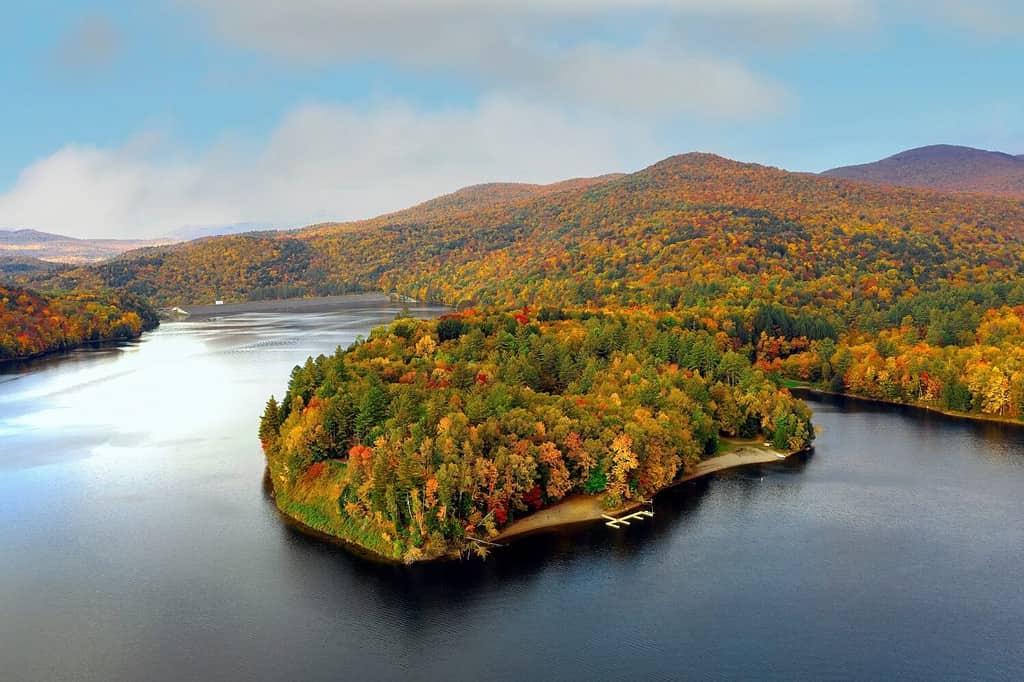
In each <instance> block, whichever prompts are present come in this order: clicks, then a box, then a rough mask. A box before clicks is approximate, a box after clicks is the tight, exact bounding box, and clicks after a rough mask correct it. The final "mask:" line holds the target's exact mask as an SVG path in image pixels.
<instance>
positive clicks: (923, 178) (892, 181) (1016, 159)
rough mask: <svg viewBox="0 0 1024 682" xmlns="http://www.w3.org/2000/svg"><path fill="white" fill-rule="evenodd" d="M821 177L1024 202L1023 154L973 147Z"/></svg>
mask: <svg viewBox="0 0 1024 682" xmlns="http://www.w3.org/2000/svg"><path fill="white" fill-rule="evenodd" d="M822 175H828V176H832V177H840V178H847V179H850V180H859V181H862V182H870V183H873V184H878V185H896V186H902V187H920V188H926V189H935V190H941V191H947V192H974V193H977V194H991V195H994V196H1003V197H1011V198H1020V199H1024V154H1021V155H1018V156H1013V155H1011V154H1005V153H1003V152H993V151H986V150H984V149H974V148H972V147H959V146H955V145H945V144H939V145H932V146H928V147H919V148H917V149H910V150H907V151H904V152H900V153H899V154H895V155H893V156H890V157H888V158H885V159H882V160H881V161H875V162H874V163H865V164H860V165H856V166H842V167H839V168H833V169H831V170H827V171H825V172H824V173H822Z"/></svg>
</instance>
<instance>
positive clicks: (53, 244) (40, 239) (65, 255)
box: [0, 229, 172, 264]
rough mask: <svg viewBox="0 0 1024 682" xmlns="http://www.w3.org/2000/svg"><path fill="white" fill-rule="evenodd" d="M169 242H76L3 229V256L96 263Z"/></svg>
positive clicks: (0, 234) (0, 250)
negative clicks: (134, 250)
mask: <svg viewBox="0 0 1024 682" xmlns="http://www.w3.org/2000/svg"><path fill="white" fill-rule="evenodd" d="M171 241H172V240H169V239H76V238H75V237H67V236H64V235H61V234H51V233H49V232H40V231H38V230H29V229H24V230H0V257H8V258H22V259H23V258H33V259H37V260H41V261H48V262H52V263H68V264H82V263H95V262H98V261H102V260H107V259H108V258H113V257H114V256H116V255H118V254H121V253H124V252H125V251H130V250H132V249H138V248H142V247H146V246H159V245H162V244H168V243H170V242H171Z"/></svg>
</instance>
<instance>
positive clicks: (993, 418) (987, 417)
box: [787, 385, 1024, 427]
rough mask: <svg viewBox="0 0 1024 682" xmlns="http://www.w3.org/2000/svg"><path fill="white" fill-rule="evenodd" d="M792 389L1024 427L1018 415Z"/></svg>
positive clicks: (816, 390)
mask: <svg viewBox="0 0 1024 682" xmlns="http://www.w3.org/2000/svg"><path fill="white" fill-rule="evenodd" d="M787 388H789V390H790V391H803V392H805V393H808V394H810V395H815V396H819V397H820V396H829V397H833V398H846V399H848V400H858V401H860V402H864V403H873V404H875V405H889V406H893V407H907V408H910V409H913V410H922V411H924V412H930V413H932V414H938V415H942V416H943V417H949V418H950V419H960V420H964V421H972V422H979V423H982V422H988V423H990V424H1008V425H1010V426H1019V427H1024V420H1022V419H1020V418H1017V417H1000V416H999V415H994V414H974V413H972V412H959V411H957V410H947V409H945V408H942V407H936V406H934V405H923V404H920V403H901V402H899V401H896V400H886V399H884V398H871V397H868V396H863V395H856V394H854V393H839V392H837V391H826V390H825V389H823V388H815V387H813V386H808V385H795V386H788V387H787Z"/></svg>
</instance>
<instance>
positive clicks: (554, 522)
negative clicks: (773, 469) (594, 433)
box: [491, 444, 795, 542]
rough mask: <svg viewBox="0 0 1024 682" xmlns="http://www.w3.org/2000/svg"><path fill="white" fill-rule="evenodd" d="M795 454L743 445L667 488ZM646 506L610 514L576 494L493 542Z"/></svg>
mask: <svg viewBox="0 0 1024 682" xmlns="http://www.w3.org/2000/svg"><path fill="white" fill-rule="evenodd" d="M793 454H795V453H790V454H784V453H781V452H777V451H775V450H772V449H769V448H766V447H764V446H760V445H753V444H742V445H739V446H738V447H737V448H736V449H735V450H733V451H731V452H727V453H725V454H722V455H718V456H717V457H712V458H711V459H707V460H704V461H703V462H701V463H700V464H698V465H697V466H696V467H694V468H693V471H691V472H690V473H688V474H686V475H685V476H683V477H682V478H680V479H679V480H677V481H676V482H675V483H673V484H672V485H670V486H667V487H669V488H671V487H673V486H676V485H681V484H683V483H686V482H687V481H692V480H694V479H696V478H701V477H702V476H707V475H708V474H713V473H715V472H717V471H725V470H726V469H733V468H735V467H741V466H748V465H750V464H769V463H771V462H782V461H784V460H785V459H786V458H788V457H790V456H792V455H793ZM645 504H646V503H645V502H643V501H632V502H631V503H630V504H627V505H625V506H623V507H621V508H619V509H615V510H611V511H609V510H608V509H605V508H604V507H603V506H601V496H600V495H573V496H571V497H568V498H566V499H565V500H563V501H561V502H559V503H558V504H556V505H553V506H551V507H547V508H545V509H541V510H540V511H537V512H534V513H533V514H530V515H529V516H527V517H525V518H523V519H520V520H519V521H515V522H513V523H512V524H511V525H509V526H508V527H506V528H505V529H504V530H503V531H502V532H501V533H499V534H498V535H496V536H495V537H493V538H491V540H492V541H493V542H504V541H506V540H510V539H512V538H515V537H518V536H521V535H525V534H527V533H533V532H536V531H539V530H543V529H545V528H554V527H556V526H566V525H570V524H574V523H584V522H587V521H604V520H605V519H604V514H608V515H610V516H616V517H618V516H622V515H624V514H629V513H631V512H633V511H635V510H637V509H640V508H641V507H643V506H644V505H645Z"/></svg>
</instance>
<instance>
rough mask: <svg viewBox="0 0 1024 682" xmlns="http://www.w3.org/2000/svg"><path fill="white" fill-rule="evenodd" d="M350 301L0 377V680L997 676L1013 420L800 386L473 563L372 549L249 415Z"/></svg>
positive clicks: (222, 323)
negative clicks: (751, 429) (681, 460)
mask: <svg viewBox="0 0 1024 682" xmlns="http://www.w3.org/2000/svg"><path fill="white" fill-rule="evenodd" d="M353 305H354V306H355V307H349V308H347V309H343V310H340V311H334V312H330V311H321V312H308V313H302V314H295V313H289V312H260V313H250V314H242V315H232V316H228V317H224V318H223V319H213V320H204V321H195V322H183V323H171V324H164V325H163V326H161V327H160V329H158V330H157V331H156V332H154V333H152V334H147V335H146V336H145V337H144V338H143V340H142V341H140V342H137V343H134V344H129V345H127V346H123V347H120V348H109V349H102V350H91V351H82V352H77V353H73V354H71V355H70V356H67V357H64V358H60V359H55V360H46V361H41V362H36V363H31V364H30V365H28V366H25V367H22V368H18V369H16V370H11V371H9V372H8V373H6V374H0V548H2V550H0V605H2V612H0V677H2V678H3V679H5V680H7V679H11V680H63V679H67V680H137V679H146V680H178V679H227V680H233V679H237V680H252V679H268V680H269V679H279V678H282V677H285V676H291V675H296V676H298V677H300V678H302V679H396V678H402V679H456V680H463V679H464V680H474V679H485V678H491V679H509V680H513V679H526V678H533V679H612V678H618V679H639V678H650V679H680V678H683V679H686V678H689V679H735V678H761V679H815V680H821V679H849V678H862V679H879V678H893V677H901V678H903V679H921V680H928V679H951V678H957V679H996V680H998V679H1006V680H1017V679H1021V678H1022V677H1024V596H1022V595H1024V591H1022V589H1021V584H1022V582H1024V580H1022V579H1024V562H1022V558H1024V503H1022V502H1021V491H1022V490H1024V429H1015V428H1013V427H1007V426H1000V425H993V424H973V423H968V422H959V421H954V420H950V419H947V418H943V417H940V416H936V415H922V414H919V413H913V412H910V411H906V410H896V409H892V408H883V407H875V406H867V405H864V404H862V403H854V402H848V401H829V402H812V403H811V404H812V407H813V408H814V409H815V411H816V419H815V421H816V423H817V424H818V425H819V426H820V427H821V428H822V429H823V433H822V435H821V436H820V438H819V440H818V443H817V447H816V451H815V453H814V454H813V455H811V456H808V457H804V458H802V459H800V460H798V461H795V462H792V461H791V462H787V463H785V464H779V465H772V466H766V467H753V468H747V469H744V470H741V471H736V472H732V473H729V474H725V475H720V476H717V477H715V478H712V479H710V480H705V481H703V482H696V483H693V484H689V485H687V486H683V487H681V488H679V489H677V490H675V491H672V492H669V493H667V494H663V495H661V496H659V497H658V499H657V501H656V505H655V511H656V516H655V518H654V520H653V521H651V522H645V523H643V524H639V525H637V524H634V525H633V526H631V527H630V528H628V529H625V530H618V531H616V530H611V529H608V528H606V527H604V526H600V525H598V526H586V527H583V528H576V529H569V530H566V531H564V532H559V533H554V534H548V535H541V536H535V537H532V538H527V539H525V540H522V541H520V542H518V543H516V544H514V545H513V546H511V547H509V548H507V549H503V550H500V551H498V552H497V553H496V554H495V555H494V556H492V557H491V559H490V560H488V561H487V562H486V563H481V562H478V561H472V562H466V563H463V564H446V565H440V566H419V567H413V568H405V567H386V566H379V565H376V564H373V563H369V562H367V561H365V560H362V559H358V558H356V557H353V556H351V555H349V554H347V553H346V552H345V551H344V550H341V549H339V548H337V547H333V546H329V545H324V544H321V543H319V542H316V541H314V540H311V539H309V538H307V537H305V536H303V535H301V534H299V533H297V532H295V531H292V530H290V529H289V528H288V527H286V526H285V525H284V524H282V523H281V520H280V519H279V518H278V516H277V514H276V512H275V510H274V508H273V506H272V504H271V503H270V502H269V501H268V499H267V497H266V491H265V490H264V488H263V483H262V476H263V469H264V465H263V460H262V454H261V452H260V449H259V444H258V442H257V441H256V437H255V432H256V426H257V421H258V416H259V413H260V412H261V410H262V406H263V403H264V402H265V400H266V398H267V396H268V395H269V394H270V393H271V392H276V393H277V394H278V395H279V396H280V394H281V392H282V388H283V385H284V383H285V381H286V380H287V375H288V372H289V370H290V369H291V367H292V366H293V365H295V364H297V363H300V362H302V361H303V360H304V359H305V357H306V356H307V355H309V354H311V353H319V352H330V351H332V350H333V349H334V348H335V347H336V346H337V345H338V344H343V345H345V344H347V343H349V342H351V341H352V340H353V339H354V338H355V337H356V335H358V334H365V333H367V332H368V331H369V329H370V328H371V327H372V326H374V325H376V324H379V323H382V322H386V321H389V320H390V319H392V318H393V317H394V315H395V313H396V312H397V309H396V308H395V307H394V306H392V305H390V304H387V303H383V302H379V303H372V302H368V301H365V300H363V301H360V302H359V303H358V305H355V304H353ZM413 312H414V313H415V314H421V315H426V314H433V313H435V312H437V311H432V310H427V309H424V310H419V311H417V310H414V311H413Z"/></svg>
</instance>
